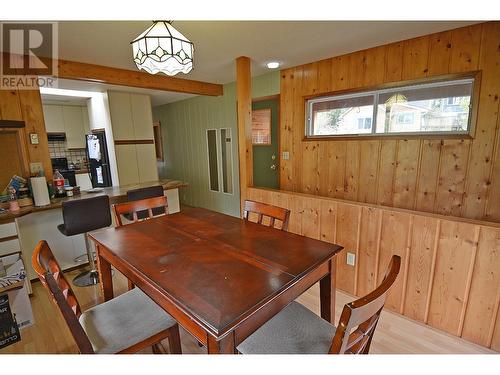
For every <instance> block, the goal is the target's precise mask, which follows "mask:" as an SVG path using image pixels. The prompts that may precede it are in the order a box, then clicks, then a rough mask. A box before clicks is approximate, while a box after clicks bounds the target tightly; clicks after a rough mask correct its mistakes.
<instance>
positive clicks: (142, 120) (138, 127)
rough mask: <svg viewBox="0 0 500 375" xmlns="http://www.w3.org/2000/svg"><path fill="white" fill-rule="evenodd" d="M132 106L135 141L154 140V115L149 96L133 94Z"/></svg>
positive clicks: (131, 98)
mask: <svg viewBox="0 0 500 375" xmlns="http://www.w3.org/2000/svg"><path fill="white" fill-rule="evenodd" d="M130 104H131V107H132V121H133V123H134V135H135V139H147V140H151V139H153V138H154V134H153V114H152V112H151V99H150V98H149V95H139V94H131V95H130Z"/></svg>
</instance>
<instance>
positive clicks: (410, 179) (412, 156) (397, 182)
mask: <svg viewBox="0 0 500 375" xmlns="http://www.w3.org/2000/svg"><path fill="white" fill-rule="evenodd" d="M419 154H420V141H419V140H410V141H408V140H399V141H398V152H397V155H398V157H397V160H396V169H395V174H394V187H393V189H394V195H393V202H392V205H393V206H394V207H400V208H408V209H411V208H413V205H414V197H415V189H416V183H417V168H418V162H419Z"/></svg>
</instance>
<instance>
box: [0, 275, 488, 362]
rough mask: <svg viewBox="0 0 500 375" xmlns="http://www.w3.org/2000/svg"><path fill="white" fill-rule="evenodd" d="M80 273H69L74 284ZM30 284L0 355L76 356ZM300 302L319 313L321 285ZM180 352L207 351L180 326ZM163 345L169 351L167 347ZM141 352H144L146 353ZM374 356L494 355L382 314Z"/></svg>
mask: <svg viewBox="0 0 500 375" xmlns="http://www.w3.org/2000/svg"><path fill="white" fill-rule="evenodd" d="M79 272H81V271H80V270H76V271H71V272H68V274H67V276H68V278H69V279H72V278H73V277H74V276H75V275H77V274H78V273H79ZM32 285H33V295H32V296H31V304H32V307H33V313H34V316H35V324H34V325H33V326H31V327H27V328H24V329H23V330H21V338H22V340H21V341H20V342H18V343H15V344H13V345H10V346H8V347H6V348H3V349H0V354H21V353H25V354H54V353H77V348H76V345H75V343H74V342H73V339H72V337H71V334H70V332H69V330H68V328H67V326H66V324H65V322H64V320H63V319H62V317H61V315H60V314H59V311H58V310H57V308H56V307H55V306H54V305H52V303H51V301H50V299H49V296H48V294H47V292H46V291H45V290H44V288H43V286H42V285H41V284H40V283H39V282H35V283H33V284H32ZM73 289H74V291H75V293H76V295H77V296H78V300H79V301H80V304H81V306H82V310H86V309H88V308H89V307H91V306H93V305H95V304H96V303H99V302H100V301H101V298H100V292H99V287H98V286H97V287H87V288H78V287H73ZM126 289H127V283H126V279H125V277H123V275H121V274H120V273H118V272H116V274H115V276H114V290H115V295H118V294H120V293H123V292H124V291H126ZM352 300H353V297H351V296H349V295H347V294H345V293H342V292H337V306H336V318H335V321H336V322H337V321H338V319H339V316H340V313H341V311H342V307H343V306H344V304H345V303H347V302H349V301H352ZM298 301H299V302H300V303H302V304H303V305H305V306H306V307H307V308H309V309H311V310H312V311H313V312H315V313H316V314H319V286H318V285H317V284H316V285H314V286H313V287H312V288H311V289H309V290H308V291H307V292H306V293H304V294H303V295H302V296H300V297H299V298H298ZM181 341H182V350H183V353H187V354H205V353H206V349H205V348H200V347H199V346H198V344H197V342H196V340H195V339H194V338H193V337H192V336H191V335H190V334H189V333H187V332H186V331H184V329H182V327H181ZM164 346H165V347H166V348H168V343H167V342H165V343H164ZM150 352H151V351H150V350H145V351H144V353H150ZM371 353H372V354H465V353H469V354H488V353H496V352H494V351H492V350H489V349H487V348H483V347H481V346H478V345H475V344H472V343H470V342H468V341H465V340H463V339H461V338H458V337H455V336H452V335H449V334H447V333H443V332H440V331H437V330H435V329H433V328H430V327H428V326H426V325H423V324H421V323H418V322H415V321H412V320H410V319H408V318H405V317H403V316H400V315H398V314H394V313H392V312H389V311H384V312H382V315H381V318H380V322H379V324H378V327H377V331H376V332H375V336H374V338H373V342H372V346H371Z"/></svg>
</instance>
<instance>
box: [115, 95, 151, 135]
mask: <svg viewBox="0 0 500 375" xmlns="http://www.w3.org/2000/svg"><path fill="white" fill-rule="evenodd" d="M108 99H109V112H110V115H111V126H112V128H113V138H114V140H115V141H119V140H131V139H135V135H134V123H133V117H132V107H131V102H130V93H128V92H119V91H109V92H108ZM150 111H151V108H150ZM151 124H152V123H151ZM151 126H152V125H151Z"/></svg>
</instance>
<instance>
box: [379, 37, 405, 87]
mask: <svg viewBox="0 0 500 375" xmlns="http://www.w3.org/2000/svg"><path fill="white" fill-rule="evenodd" d="M402 74H403V42H397V43H392V44H388V45H387V57H386V62H385V75H384V81H385V82H396V81H401V77H402Z"/></svg>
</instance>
